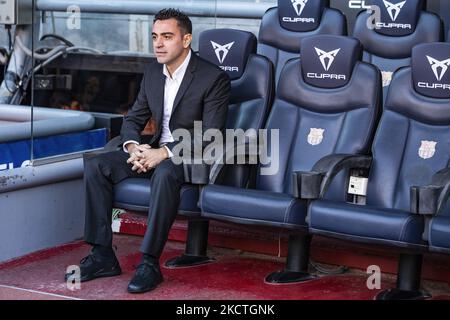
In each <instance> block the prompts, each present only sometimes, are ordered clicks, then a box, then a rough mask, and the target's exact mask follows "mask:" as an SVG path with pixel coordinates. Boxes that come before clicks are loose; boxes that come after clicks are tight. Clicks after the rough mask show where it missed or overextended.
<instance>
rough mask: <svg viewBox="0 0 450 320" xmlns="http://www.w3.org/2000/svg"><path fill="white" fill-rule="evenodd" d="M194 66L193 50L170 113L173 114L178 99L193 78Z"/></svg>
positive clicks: (195, 61) (194, 56)
mask: <svg viewBox="0 0 450 320" xmlns="http://www.w3.org/2000/svg"><path fill="white" fill-rule="evenodd" d="M196 66H197V57H196V55H195V53H194V52H191V61H189V65H188V67H187V69H186V73H185V74H184V77H183V81H182V82H181V85H180V88H179V89H178V92H177V95H176V96H175V101H174V102H173V109H172V114H174V112H175V109H176V108H177V107H178V105H179V104H180V101H181V99H182V98H183V96H184V94H185V93H186V90H187V89H188V88H189V85H190V84H191V82H192V79H194V71H195V67H196Z"/></svg>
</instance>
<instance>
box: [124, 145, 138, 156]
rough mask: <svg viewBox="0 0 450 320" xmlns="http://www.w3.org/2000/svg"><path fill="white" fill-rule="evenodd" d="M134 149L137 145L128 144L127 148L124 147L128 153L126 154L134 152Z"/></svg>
mask: <svg viewBox="0 0 450 320" xmlns="http://www.w3.org/2000/svg"><path fill="white" fill-rule="evenodd" d="M136 147H137V144H135V143H129V144H127V146H126V148H127V151H128V153H130V154H131V153H133V151H134V149H136Z"/></svg>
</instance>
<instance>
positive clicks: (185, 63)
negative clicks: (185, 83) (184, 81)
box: [163, 50, 191, 80]
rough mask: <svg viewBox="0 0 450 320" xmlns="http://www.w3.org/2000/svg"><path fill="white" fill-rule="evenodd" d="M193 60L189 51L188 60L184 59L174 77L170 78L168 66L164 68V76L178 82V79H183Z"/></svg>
mask: <svg viewBox="0 0 450 320" xmlns="http://www.w3.org/2000/svg"><path fill="white" fill-rule="evenodd" d="M190 60H191V50H189V53H188V55H187V56H186V58H185V59H184V61H183V63H182V64H180V66H179V67H178V68H177V70H175V71H174V72H173V74H172V77H171V76H170V73H169V70H167V66H166V65H164V67H163V74H164V75H165V76H166V77H167V78H169V79H172V80H176V79H178V77H180V78H183V76H184V74H185V73H186V69H187V67H188V65H189V61H190Z"/></svg>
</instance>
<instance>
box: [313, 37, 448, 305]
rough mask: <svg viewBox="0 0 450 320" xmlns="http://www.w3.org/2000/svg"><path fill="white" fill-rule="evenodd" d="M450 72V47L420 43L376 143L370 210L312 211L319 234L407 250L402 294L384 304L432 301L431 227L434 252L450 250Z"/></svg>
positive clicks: (327, 204) (396, 81)
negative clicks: (425, 263) (424, 275)
mask: <svg viewBox="0 0 450 320" xmlns="http://www.w3.org/2000/svg"><path fill="white" fill-rule="evenodd" d="M449 66H450V44H445V43H433V44H422V45H418V46H416V47H414V49H413V53H412V67H404V68H402V69H400V70H399V71H397V72H396V73H395V74H394V77H393V79H392V83H391V86H390V89H389V92H388V96H387V100H386V104H385V107H384V112H383V115H382V117H381V121H380V125H379V127H378V130H377V133H376V136H375V140H374V143H373V148H372V152H373V161H372V167H371V169H370V175H369V185H368V190H367V201H366V205H357V204H350V203H344V202H337V201H332V200H316V201H313V202H312V203H311V205H310V207H309V213H308V214H309V218H310V232H311V233H313V234H321V235H326V236H331V237H335V238H341V239H348V240H352V241H357V242H364V243H373V244H381V245H388V246H391V247H394V248H398V250H399V251H400V252H402V254H401V255H400V264H399V270H398V279H397V288H396V289H390V290H387V291H383V292H381V293H380V294H379V295H378V298H380V299H401V298H423V297H426V296H427V294H426V293H424V292H421V291H420V272H421V266H422V251H423V250H426V248H427V243H426V240H427V237H426V233H425V234H424V230H425V226H426V225H429V227H428V228H427V229H428V233H429V239H428V240H429V242H430V246H431V248H433V247H447V248H450V241H449V239H450V228H449V226H450V223H449V221H450V219H449V216H450V206H449V205H447V206H446V205H445V203H446V202H445V201H446V198H445V191H444V192H441V189H442V188H444V189H445V179H447V180H446V181H447V196H448V183H449V181H450V171H449V170H448V167H449V165H450V71H449V70H448V69H449ZM442 169H444V171H443V172H441V173H439V174H437V175H436V173H437V172H438V171H440V170H442ZM445 172H447V173H445ZM445 177H446V178H445ZM429 184H431V186H427V185H429ZM442 184H443V185H444V186H441V185H442ZM438 199H440V200H438ZM435 200H436V201H435ZM439 201H440V202H439ZM433 214H437V216H436V217H435V218H433V220H432V222H431V223H429V220H430V215H433Z"/></svg>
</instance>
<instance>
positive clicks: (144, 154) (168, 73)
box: [66, 9, 230, 293]
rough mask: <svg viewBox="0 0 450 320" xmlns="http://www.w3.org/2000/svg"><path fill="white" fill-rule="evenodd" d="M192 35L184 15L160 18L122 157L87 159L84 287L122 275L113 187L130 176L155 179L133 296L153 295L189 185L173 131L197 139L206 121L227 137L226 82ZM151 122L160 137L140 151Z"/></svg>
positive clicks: (130, 116) (125, 132) (170, 11)
mask: <svg viewBox="0 0 450 320" xmlns="http://www.w3.org/2000/svg"><path fill="white" fill-rule="evenodd" d="M191 33H192V24H191V21H190V19H189V18H188V17H187V16H186V15H185V14H183V13H182V12H180V11H178V10H174V9H165V10H161V11H160V12H159V13H158V14H156V16H155V19H154V23H153V32H152V37H153V45H154V51H155V54H156V58H157V61H155V62H153V63H151V64H150V65H149V66H148V67H147V68H146V70H145V71H144V77H143V80H142V83H141V88H140V91H139V94H138V97H137V99H136V102H135V103H134V105H133V107H132V108H131V110H130V112H129V113H128V114H127V116H126V117H125V119H124V123H123V125H122V130H121V138H122V142H123V150H119V151H113V152H107V153H103V154H99V155H94V156H89V155H88V156H85V159H84V161H85V162H84V166H85V175H84V176H85V187H86V224H85V236H84V239H85V241H86V242H88V243H89V244H91V245H92V246H93V248H92V251H91V253H90V255H88V256H87V257H85V258H84V259H83V260H81V262H80V270H81V281H88V280H92V279H94V278H98V277H108V276H115V275H119V274H120V273H121V269H120V265H119V262H118V260H117V258H116V256H115V254H114V251H113V249H112V229H111V219H112V218H111V212H112V203H113V185H114V184H116V183H118V182H120V181H121V180H123V179H126V178H130V177H142V178H145V179H151V191H152V192H151V199H149V203H150V207H149V213H148V226H147V230H146V232H145V236H144V239H143V241H142V245H141V248H140V251H141V252H142V253H143V255H142V260H141V263H140V264H139V266H138V267H137V270H136V273H135V275H134V277H133V279H132V280H131V282H130V283H129V285H128V291H129V292H132V293H137V292H145V291H149V290H152V289H154V288H155V287H156V286H157V285H158V284H159V283H161V282H162V280H163V278H162V275H161V271H160V268H159V257H160V255H161V252H162V250H163V248H164V245H165V243H166V241H167V238H168V233H169V230H170V228H171V226H172V223H173V221H174V219H175V216H176V213H177V210H178V205H179V199H180V195H179V191H180V187H181V185H182V183H183V182H184V176H183V167H182V165H179V164H175V162H174V161H172V160H173V159H171V158H172V157H173V153H172V150H174V147H175V146H176V144H177V142H176V141H174V139H173V137H172V132H173V131H174V130H176V129H186V130H189V132H191V133H193V129H194V121H202V129H203V131H205V130H208V129H218V130H223V129H224V127H225V122H226V114H227V108H228V102H229V96H230V80H229V77H228V75H227V74H226V73H225V72H223V71H222V70H221V69H220V68H218V67H217V66H215V65H213V64H211V63H209V62H207V61H205V60H203V59H201V58H199V57H197V56H196V55H195V54H194V53H193V52H192V51H191V47H190V43H191V40H192V35H191ZM151 117H153V118H154V119H155V122H156V124H157V130H156V133H155V135H154V136H153V139H152V140H151V141H150V143H149V144H144V145H142V144H140V133H141V131H142V130H143V129H144V127H145V125H146V124H147V122H148V121H149V119H150V118H151ZM174 151H175V150H174ZM183 156H185V155H183ZM68 276H69V275H66V279H67V278H68Z"/></svg>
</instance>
